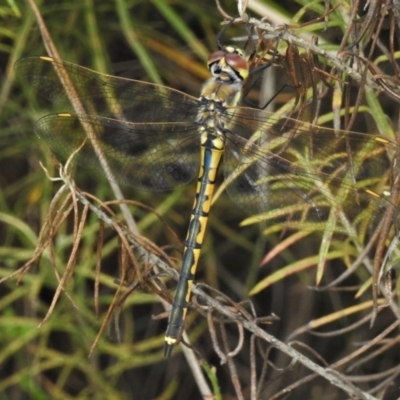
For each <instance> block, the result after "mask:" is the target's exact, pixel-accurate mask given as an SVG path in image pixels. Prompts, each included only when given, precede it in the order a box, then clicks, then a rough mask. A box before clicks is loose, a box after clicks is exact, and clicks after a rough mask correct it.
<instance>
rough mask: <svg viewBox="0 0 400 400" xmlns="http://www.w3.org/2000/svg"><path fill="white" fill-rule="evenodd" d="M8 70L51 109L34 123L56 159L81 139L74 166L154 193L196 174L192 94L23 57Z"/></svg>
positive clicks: (38, 58)
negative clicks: (13, 68)
mask: <svg viewBox="0 0 400 400" xmlns="http://www.w3.org/2000/svg"><path fill="white" fill-rule="evenodd" d="M15 68H16V72H17V74H18V76H20V77H21V78H22V79H23V80H25V82H26V83H27V84H28V86H29V87H30V88H32V89H33V90H34V91H35V92H37V94H38V95H40V96H41V97H43V98H45V99H47V100H49V101H50V104H51V105H52V106H53V109H54V110H55V111H57V112H58V114H52V115H49V116H47V117H44V118H42V119H41V120H39V121H38V122H37V124H36V126H35V132H36V134H37V135H38V136H39V137H41V138H43V139H44V140H45V141H46V142H47V143H48V144H49V145H50V147H51V149H52V150H53V152H54V153H56V154H57V155H58V156H59V157H60V158H61V159H62V160H65V159H66V158H68V157H69V156H70V155H71V154H72V153H73V152H74V151H75V150H76V149H77V148H78V147H79V146H81V145H82V143H83V141H85V145H84V147H83V148H82V149H81V150H80V151H79V154H77V155H76V157H75V158H76V162H77V164H79V165H82V166H84V167H85V166H91V167H92V170H93V171H95V173H97V174H103V175H104V174H106V175H108V176H111V175H112V176H113V179H115V180H116V181H118V182H121V183H123V184H128V185H134V186H137V187H139V188H142V189H149V190H159V191H162V190H170V189H172V188H174V187H176V186H179V185H181V184H184V183H187V182H188V181H190V180H191V179H192V178H193V176H194V175H195V173H196V172H197V168H198V160H197V158H198V146H199V141H198V134H197V126H196V123H195V120H196V117H197V113H198V100H197V99H195V98H194V97H191V96H189V95H186V94H184V93H182V92H179V91H177V90H174V89H170V88H167V87H164V86H161V85H154V84H151V83H146V82H141V81H135V80H130V79H124V78H119V77H115V76H110V75H105V74H100V73H98V72H96V71H92V70H89V69H87V68H83V67H81V66H79V65H75V64H71V63H68V62H65V61H61V60H55V59H52V58H49V57H27V58H24V59H21V60H19V61H18V62H17V63H16V66H15ZM90 131H92V135H91V134H90ZM196 155H197V156H196ZM100 160H101V163H100V164H102V165H101V166H100V165H99V161H100Z"/></svg>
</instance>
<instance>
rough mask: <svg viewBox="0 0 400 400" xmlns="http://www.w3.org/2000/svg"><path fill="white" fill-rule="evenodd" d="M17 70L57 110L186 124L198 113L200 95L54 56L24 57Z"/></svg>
mask: <svg viewBox="0 0 400 400" xmlns="http://www.w3.org/2000/svg"><path fill="white" fill-rule="evenodd" d="M15 69H16V74H17V76H19V77H20V78H21V79H23V80H24V81H25V82H26V83H27V85H28V87H30V88H32V89H33V90H34V91H35V92H37V94H38V95H40V96H41V97H43V98H45V99H47V100H49V101H50V102H51V103H52V104H53V107H54V111H55V112H72V113H76V114H91V115H99V116H107V117H110V118H115V119H120V120H126V121H130V122H147V121H149V122H184V121H193V120H194V119H195V118H196V116H197V109H198V100H197V99H196V98H194V97H192V96H189V95H187V94H185V93H182V92H180V91H178V90H174V89H171V88H167V87H165V86H161V85H155V84H151V83H147V82H141V81H136V80H132V79H124V78H120V77H116V76H111V75H106V74H101V73H99V72H96V71H92V70H90V69H87V68H84V67H81V66H79V65H76V64H72V63H69V62H66V61H62V60H55V59H52V58H50V57H26V58H23V59H21V60H19V61H17V63H16V64H15Z"/></svg>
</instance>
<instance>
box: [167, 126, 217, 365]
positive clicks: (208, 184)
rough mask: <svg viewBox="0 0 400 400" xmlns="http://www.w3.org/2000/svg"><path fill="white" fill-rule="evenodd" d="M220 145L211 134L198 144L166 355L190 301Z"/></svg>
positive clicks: (169, 351) (212, 190)
mask: <svg viewBox="0 0 400 400" xmlns="http://www.w3.org/2000/svg"><path fill="white" fill-rule="evenodd" d="M223 147H224V143H223V141H222V140H221V138H219V137H214V138H213V137H211V136H210V135H207V134H206V135H205V142H204V143H202V147H201V157H202V160H203V162H202V164H201V167H200V174H199V179H198V182H197V190H196V198H195V201H194V205H193V210H192V216H191V219H190V223H189V228H188V233H187V237H186V241H185V251H184V255H183V260H182V267H181V272H180V275H179V282H178V286H177V288H176V292H175V296H174V300H173V303H172V309H171V313H170V316H169V321H168V328H167V331H166V333H165V346H164V353H165V356H166V357H169V356H170V355H171V352H172V349H173V346H174V345H175V343H176V341H177V339H178V337H179V335H180V332H181V329H182V326H183V323H184V320H185V317H186V312H187V309H188V306H189V303H190V295H191V288H192V283H193V279H194V276H195V273H196V268H197V264H198V261H199V257H200V250H201V245H202V243H203V240H204V233H205V230H206V226H207V221H208V214H209V211H210V207H211V201H212V196H213V193H214V187H215V179H216V176H217V171H218V167H219V165H220V162H221V158H222V153H223Z"/></svg>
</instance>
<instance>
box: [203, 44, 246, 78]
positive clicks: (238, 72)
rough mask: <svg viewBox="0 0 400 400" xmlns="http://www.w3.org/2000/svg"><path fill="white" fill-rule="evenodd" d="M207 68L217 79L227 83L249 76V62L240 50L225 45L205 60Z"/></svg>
mask: <svg viewBox="0 0 400 400" xmlns="http://www.w3.org/2000/svg"><path fill="white" fill-rule="evenodd" d="M207 65H208V69H209V70H210V72H211V74H212V75H213V76H214V77H216V78H217V79H218V80H220V81H223V82H228V83H240V82H242V81H244V80H245V79H246V78H247V77H248V76H249V64H248V63H247V61H246V58H245V56H244V54H243V52H242V50H240V49H238V48H236V47H230V46H228V47H225V48H224V49H223V50H219V51H216V52H215V53H212V54H211V55H210V57H208V60H207Z"/></svg>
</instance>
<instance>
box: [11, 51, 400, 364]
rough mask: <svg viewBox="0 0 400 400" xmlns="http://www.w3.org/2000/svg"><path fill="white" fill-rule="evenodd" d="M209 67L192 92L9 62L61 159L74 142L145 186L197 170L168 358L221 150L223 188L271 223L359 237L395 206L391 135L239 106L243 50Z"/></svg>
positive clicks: (100, 167)
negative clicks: (43, 107)
mask: <svg viewBox="0 0 400 400" xmlns="http://www.w3.org/2000/svg"><path fill="white" fill-rule="evenodd" d="M208 65H209V69H210V72H211V75H212V78H211V79H209V80H208V81H207V82H206V83H205V84H204V87H203V90H202V93H201V96H200V98H199V99H196V98H194V97H192V96H189V95H187V94H185V93H182V92H179V91H177V90H174V89H171V88H168V87H165V86H160V85H153V84H151V83H147V82H142V81H135V80H129V79H123V78H119V77H114V76H110V75H104V74H100V73H97V72H95V71H91V70H89V69H86V68H83V67H80V66H78V65H74V64H71V63H68V62H65V61H61V60H55V59H52V58H49V57H28V58H24V59H21V60H20V61H18V62H17V64H16V73H17V75H18V76H20V77H22V78H23V79H24V80H25V82H26V83H27V84H28V85H29V86H30V87H32V88H33V90H35V91H37V93H38V95H40V96H42V97H44V98H46V99H47V100H49V101H50V103H51V104H52V105H53V106H54V109H55V110H54V111H55V112H54V113H53V114H50V115H47V116H44V117H42V118H41V119H40V120H39V121H38V122H37V123H36V124H35V128H34V129H35V133H36V134H37V136H39V137H40V138H42V139H44V140H45V141H46V143H47V144H48V145H49V146H50V148H51V149H52V150H53V152H54V153H55V154H56V155H57V156H58V157H59V158H60V159H61V160H64V161H65V160H66V159H67V158H68V157H69V156H70V155H71V154H72V153H74V152H75V151H76V150H77V149H78V148H80V150H79V152H78V153H77V154H76V155H75V157H74V160H75V162H76V163H78V164H79V165H81V166H83V167H85V168H91V169H92V171H94V173H96V174H99V175H106V176H108V177H109V178H110V179H113V180H115V181H116V182H119V183H123V184H126V185H131V186H135V187H138V188H141V189H147V190H153V191H164V190H171V189H173V188H175V187H177V186H179V185H183V184H186V183H188V182H189V181H190V180H192V179H193V178H194V177H195V176H198V182H197V194H196V198H195V202H194V207H193V212H192V216H191V220H190V224H189V229H188V234H187V237H186V241H185V252H184V256H183V263H182V268H181V274H180V279H179V283H178V287H177V290H176V294H175V297H174V301H173V308H172V311H171V314H170V318H169V325H168V329H167V333H166V341H165V353H166V355H167V356H168V355H170V353H171V351H172V346H173V345H174V344H175V343H176V341H177V339H178V337H179V334H180V331H181V328H182V326H183V322H184V317H185V314H186V310H187V307H188V305H189V301H190V288H191V284H192V281H193V278H194V273H195V269H196V266H197V262H198V259H199V254H200V248H201V244H202V241H203V237H204V232H205V227H206V223H207V219H208V214H209V210H210V204H211V199H212V195H213V191H214V184H215V176H216V174H217V170H218V167H219V166H220V164H221V160H222V155H223V161H222V164H223V165H222V166H223V171H224V175H225V182H226V183H227V184H228V185H227V192H228V194H229V195H230V197H231V198H232V199H233V200H234V201H235V202H236V203H237V204H238V205H239V207H240V208H242V209H244V210H246V211H247V212H249V213H250V214H251V215H255V214H256V215H257V220H263V221H265V222H266V223H268V224H269V225H270V226H272V225H273V226H274V228H275V229H308V230H310V229H311V230H323V229H327V230H329V231H332V232H339V233H341V234H346V235H349V236H352V237H354V238H361V239H362V238H363V237H366V236H367V235H368V234H369V233H370V232H371V231H373V229H375V228H376V227H377V226H378V225H379V224H380V223H381V221H382V219H383V217H384V215H386V213H388V212H392V213H393V215H395V217H394V221H393V222H397V207H396V206H395V205H394V204H393V203H391V202H390V200H389V199H388V198H387V197H386V196H384V195H382V194H381V193H383V191H384V190H386V189H387V188H388V186H389V185H390V170H391V167H392V164H393V163H394V162H395V161H396V160H397V158H398V157H399V154H400V152H399V147H398V146H397V145H396V144H395V143H393V142H390V141H389V140H387V139H385V138H383V137H380V136H373V135H366V134H362V133H354V132H344V131H343V132H342V131H337V130H331V129H327V128H322V127H317V126H313V125H310V124H307V123H303V122H301V121H295V120H291V119H289V118H285V117H277V116H275V115H273V114H271V113H269V112H267V111H265V110H259V109H252V108H246V107H238V106H237V104H238V102H239V99H240V96H241V89H242V83H243V81H244V80H245V79H246V78H247V76H248V74H249V70H248V65H247V62H246V60H245V58H244V56H243V54H242V53H241V52H240V51H238V50H237V49H234V48H226V49H225V50H220V51H217V52H215V53H213V54H212V55H211V56H210V57H209V59H208ZM199 154H200V157H199Z"/></svg>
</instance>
